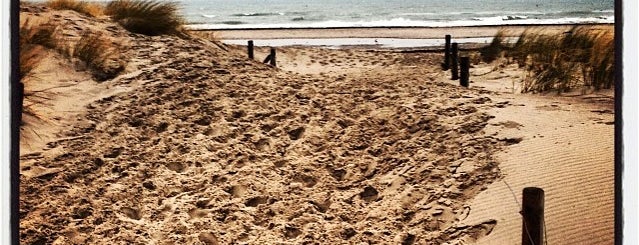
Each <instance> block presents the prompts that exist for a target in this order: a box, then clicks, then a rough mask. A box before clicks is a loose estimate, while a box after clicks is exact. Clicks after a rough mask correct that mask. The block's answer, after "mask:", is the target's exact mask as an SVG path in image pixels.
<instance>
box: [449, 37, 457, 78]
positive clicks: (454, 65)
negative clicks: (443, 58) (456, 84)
mask: <svg viewBox="0 0 639 245" xmlns="http://www.w3.org/2000/svg"><path fill="white" fill-rule="evenodd" d="M458 55H459V46H458V44H457V43H453V47H452V54H451V61H452V62H451V63H452V66H451V69H450V71H451V73H452V77H451V79H453V80H457V79H459V56H458Z"/></svg>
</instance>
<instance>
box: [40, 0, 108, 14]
mask: <svg viewBox="0 0 639 245" xmlns="http://www.w3.org/2000/svg"><path fill="white" fill-rule="evenodd" d="M47 6H49V7H50V8H52V9H58V10H64V9H67V10H73V11H76V12H78V13H81V14H84V15H87V16H93V17H95V16H101V15H103V14H104V6H102V5H100V4H98V3H91V2H85V1H76V0H49V1H48V2H47Z"/></svg>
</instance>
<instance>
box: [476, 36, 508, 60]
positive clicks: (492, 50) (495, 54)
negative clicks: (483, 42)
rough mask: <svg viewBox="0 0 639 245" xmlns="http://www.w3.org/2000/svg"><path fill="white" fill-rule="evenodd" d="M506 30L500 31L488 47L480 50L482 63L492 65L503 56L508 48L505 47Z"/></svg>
mask: <svg viewBox="0 0 639 245" xmlns="http://www.w3.org/2000/svg"><path fill="white" fill-rule="evenodd" d="M504 37H505V32H504V30H499V31H498V32H497V34H495V36H494V37H493V41H492V42H491V43H490V44H489V45H488V46H486V47H483V48H481V49H479V53H480V54H481V59H482V61H484V62H486V63H490V62H493V61H495V60H496V59H497V58H499V56H500V55H501V54H502V52H503V51H504V49H506V48H507V47H506V46H505V45H504V41H505V38H504Z"/></svg>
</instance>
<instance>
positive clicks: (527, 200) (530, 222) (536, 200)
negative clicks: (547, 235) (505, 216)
mask: <svg viewBox="0 0 639 245" xmlns="http://www.w3.org/2000/svg"><path fill="white" fill-rule="evenodd" d="M522 199H523V201H522V203H521V215H522V216H523V224H522V233H521V234H522V235H521V244H522V245H541V244H543V241H544V190H543V189H541V188H537V187H526V188H524V191H523V198H522Z"/></svg>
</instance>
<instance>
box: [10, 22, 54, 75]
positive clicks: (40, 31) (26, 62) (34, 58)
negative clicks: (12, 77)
mask: <svg viewBox="0 0 639 245" xmlns="http://www.w3.org/2000/svg"><path fill="white" fill-rule="evenodd" d="M55 31H56V26H54V25H52V24H49V23H45V24H39V25H34V24H31V23H30V22H29V20H26V21H24V22H23V23H21V24H20V33H19V36H20V40H19V51H20V53H19V56H20V73H19V74H18V75H19V79H20V81H22V82H24V81H23V80H24V79H25V78H27V77H30V76H31V75H32V73H33V70H34V69H35V68H36V67H37V66H38V65H39V64H40V62H41V61H42V59H43V57H42V50H43V49H44V48H45V47H47V48H51V47H54V46H55V45H56V41H55V38H54V33H55Z"/></svg>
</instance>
